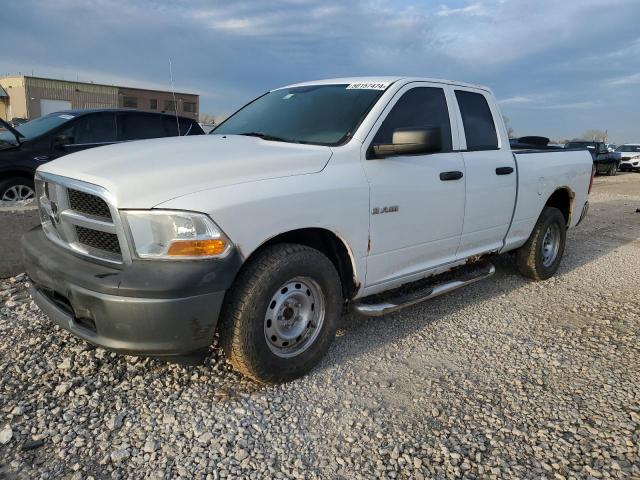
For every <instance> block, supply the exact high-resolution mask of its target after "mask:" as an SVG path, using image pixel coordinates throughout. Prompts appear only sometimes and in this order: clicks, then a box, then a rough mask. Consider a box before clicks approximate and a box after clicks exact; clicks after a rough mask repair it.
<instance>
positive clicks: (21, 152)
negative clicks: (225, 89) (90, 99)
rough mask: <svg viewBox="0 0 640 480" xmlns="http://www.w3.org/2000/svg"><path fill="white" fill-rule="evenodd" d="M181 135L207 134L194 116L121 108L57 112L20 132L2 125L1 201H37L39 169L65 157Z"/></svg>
mask: <svg viewBox="0 0 640 480" xmlns="http://www.w3.org/2000/svg"><path fill="white" fill-rule="evenodd" d="M0 122H1V121H0ZM178 135H204V131H203V130H202V128H201V127H200V125H198V123H197V122H196V121H195V120H191V119H189V118H183V117H178V118H176V116H175V115H170V114H162V113H149V112H140V111H135V110H118V109H110V110H105V109H101V110H67V111H63V112H56V113H51V114H49V115H45V116H43V117H40V118H36V119H35V120H31V121H30V122H27V123H25V124H22V125H19V126H18V127H15V128H14V127H11V126H10V125H8V124H7V123H6V122H1V123H0V201H5V202H14V201H20V200H30V199H32V198H33V196H34V188H33V175H34V173H35V171H36V168H38V167H39V166H40V165H42V164H43V163H45V162H49V161H51V160H54V159H56V158H58V157H62V156H63V155H67V154H69V153H73V152H78V151H80V150H85V149H87V148H94V147H99V146H102V145H110V144H112V143H118V142H127V141H130V140H144V139H149V138H160V137H174V136H178Z"/></svg>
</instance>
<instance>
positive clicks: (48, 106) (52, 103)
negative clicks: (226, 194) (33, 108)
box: [40, 98, 71, 116]
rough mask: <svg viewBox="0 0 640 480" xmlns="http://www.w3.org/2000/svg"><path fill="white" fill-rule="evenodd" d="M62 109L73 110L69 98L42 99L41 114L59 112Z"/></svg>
mask: <svg viewBox="0 0 640 480" xmlns="http://www.w3.org/2000/svg"><path fill="white" fill-rule="evenodd" d="M60 110H71V102H69V101H67V100H47V99H46V98H42V99H40V115H41V116H45V115H48V114H49V113H53V112H59V111H60Z"/></svg>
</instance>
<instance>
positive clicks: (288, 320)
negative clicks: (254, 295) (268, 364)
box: [264, 277, 325, 358]
mask: <svg viewBox="0 0 640 480" xmlns="http://www.w3.org/2000/svg"><path fill="white" fill-rule="evenodd" d="M324 317H325V299H324V294H323V292H322V289H321V288H320V286H319V285H318V284H317V283H316V282H315V280H312V279H311V278H308V277H297V278H294V279H293V280H290V281H288V282H287V283H285V284H284V285H282V286H281V287H280V288H279V289H278V290H277V291H276V293H275V294H274V295H273V296H272V297H271V301H270V302H269V305H268V306H267V311H266V313H265V316H264V336H265V339H266V340H267V345H269V349H270V350H271V351H272V352H273V353H274V354H275V355H277V356H278V357H282V358H290V357H295V356H296V355H299V354H301V353H302V352H304V351H305V350H306V349H308V348H309V347H310V346H311V345H312V344H313V342H315V340H316V339H317V338H318V335H319V333H320V331H321V330H322V324H323V322H324Z"/></svg>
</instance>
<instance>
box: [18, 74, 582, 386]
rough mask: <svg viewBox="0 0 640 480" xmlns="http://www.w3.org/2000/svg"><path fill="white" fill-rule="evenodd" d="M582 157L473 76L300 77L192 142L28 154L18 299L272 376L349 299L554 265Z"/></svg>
mask: <svg viewBox="0 0 640 480" xmlns="http://www.w3.org/2000/svg"><path fill="white" fill-rule="evenodd" d="M592 167H593V162H592V159H591V155H590V154H589V153H588V152H586V151H561V150H544V151H537V150H522V151H517V152H514V151H512V150H511V148H510V146H509V140H508V138H507V132H506V129H505V126H504V124H503V122H502V117H501V115H500V111H499V110H498V106H497V103H496V100H495V98H494V96H493V94H492V93H491V91H490V90H489V89H487V88H484V87H480V86H475V85H469V84H465V83H460V82H454V81H445V80H433V79H422V78H390V77H381V78H341V79H332V80H322V81H316V82H308V83H302V84H296V85H291V86H287V87H283V88H278V89H275V90H272V91H269V92H267V93H265V94H264V95H262V96H260V97H259V98H257V99H255V100H253V101H252V102H250V103H248V104H247V105H246V106H244V107H243V108H241V109H240V110H238V111H237V112H236V113H235V114H233V115H232V116H230V117H229V118H228V119H227V120H226V121H224V122H222V123H221V124H220V125H219V126H218V127H216V129H215V130H213V132H212V133H211V134H210V135H207V136H200V137H191V138H170V139H160V140H145V141H137V142H131V143H126V144H121V145H114V146H108V147H103V148H98V149H93V150H89V151H84V152H79V153H76V154H72V155H68V156H66V157H64V158H61V159H58V160H55V161H53V162H51V163H48V164H46V165H43V166H41V167H40V168H39V169H38V171H37V174H36V189H37V199H38V202H39V209H40V214H41V219H42V226H41V227H39V228H36V229H34V230H32V231H30V232H28V233H27V234H26V235H25V236H24V238H23V251H24V256H25V261H26V264H27V271H28V274H29V276H30V278H31V280H32V282H33V288H32V295H33V298H34V300H35V302H36V303H37V304H38V305H39V307H40V308H41V309H42V310H43V311H44V312H45V313H46V314H47V315H48V316H49V317H51V319H52V320H53V321H54V322H56V323H57V324H58V325H60V326H62V327H63V328H65V329H67V330H68V331H70V332H72V333H73V334H75V335H77V336H78V337H81V338H83V339H85V340H86V341H88V342H91V343H93V344H95V345H99V346H102V347H105V348H108V349H113V350H116V351H120V352H123V353H130V354H138V355H149V356H172V355H176V356H179V355H185V354H189V353H191V352H196V351H201V350H203V349H207V348H208V347H209V346H210V345H211V344H212V342H213V341H214V335H215V334H216V332H219V337H220V343H221V345H222V346H223V348H224V350H225V352H226V355H227V358H228V360H229V361H230V362H231V364H232V365H233V366H234V367H235V368H236V369H238V370H239V371H240V372H242V373H244V374H246V375H248V376H250V377H251V378H253V379H255V380H257V381H260V382H267V383H271V382H281V381H286V380H290V379H293V378H296V377H298V376H300V375H303V374H304V373H306V372H308V371H309V370H310V369H311V368H312V367H313V366H314V365H315V364H316V363H317V362H318V361H319V360H320V358H321V357H322V356H323V355H324V354H325V352H326V351H327V349H328V348H329V345H330V343H331V342H332V340H333V338H334V336H335V332H336V329H337V326H338V320H339V318H340V316H341V314H342V313H343V312H344V311H345V309H346V308H351V309H354V310H355V311H357V312H359V313H360V314H364V315H382V314H385V313H387V312H390V311H393V310H396V309H398V308H401V307H403V306H407V305H412V304H415V303H417V302H420V301H423V300H426V299H428V298H432V297H434V296H436V295H439V294H441V293H444V292H448V291H450V290H453V289H455V288H458V287H460V286H463V285H467V284H469V283H472V282H475V281H478V280H480V279H483V278H485V277H488V276H490V275H491V274H492V273H493V271H494V268H493V265H491V263H489V261H488V260H487V259H486V258H485V257H486V256H487V255H488V254H495V253H503V252H509V251H514V252H515V256H516V258H517V262H516V263H517V266H518V268H519V270H520V272H521V273H522V274H523V275H525V276H527V277H529V278H532V279H534V280H543V279H546V278H549V277H550V276H552V275H553V274H554V273H555V272H556V270H557V269H558V265H559V264H560V261H561V258H562V255H563V251H564V249H565V240H566V229H567V228H569V227H574V226H576V225H577V224H578V223H579V222H580V221H581V220H582V218H583V217H584V216H585V214H586V212H587V208H588V202H587V199H588V194H589V190H590V188H591V182H592V180H593V168H592ZM445 272H446V273H445ZM440 274H444V275H440ZM426 277H433V281H431V282H428V281H424V280H422V279H425V278H426ZM439 278H440V279H442V280H438V279H439ZM418 280H422V281H421V282H418V283H420V285H421V286H420V288H418V287H416V288H417V289H416V290H413V291H410V293H407V288H406V284H409V283H412V282H416V281H418ZM401 286H405V288H402V289H400V288H399V287H401ZM383 292H384V293H383Z"/></svg>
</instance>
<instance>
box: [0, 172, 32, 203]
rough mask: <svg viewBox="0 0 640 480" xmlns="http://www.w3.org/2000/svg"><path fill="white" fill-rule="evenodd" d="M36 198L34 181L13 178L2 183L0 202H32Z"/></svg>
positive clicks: (0, 185)
mask: <svg viewBox="0 0 640 480" xmlns="http://www.w3.org/2000/svg"><path fill="white" fill-rule="evenodd" d="M35 197H36V192H35V188H34V186H33V180H31V179H28V178H26V177H11V178H7V179H6V180H2V181H0V201H3V202H22V201H31V200H34V199H35Z"/></svg>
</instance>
